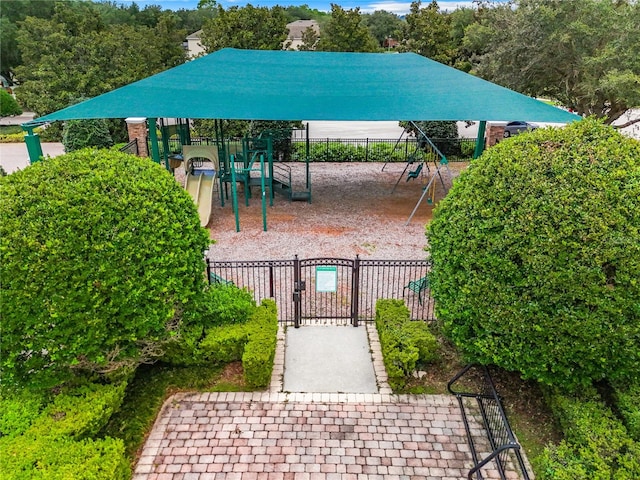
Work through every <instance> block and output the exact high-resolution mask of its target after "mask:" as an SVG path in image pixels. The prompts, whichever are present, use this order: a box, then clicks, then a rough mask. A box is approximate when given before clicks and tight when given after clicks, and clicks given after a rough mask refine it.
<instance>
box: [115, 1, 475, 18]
mask: <svg viewBox="0 0 640 480" xmlns="http://www.w3.org/2000/svg"><path fill="white" fill-rule="evenodd" d="M116 2H117V3H118V4H125V5H128V4H131V3H134V1H133V0H116ZM429 2H430V0H423V2H422V4H423V6H426V5H428V4H429ZM135 3H137V4H138V6H139V7H140V8H144V7H145V6H146V5H160V6H161V7H162V8H164V9H165V10H180V9H186V10H192V9H195V8H197V6H198V0H135ZM247 3H251V4H252V5H253V6H254V7H273V6H274V5H281V6H283V7H287V6H289V5H308V6H309V7H310V8H314V9H317V10H320V11H326V12H329V11H331V3H336V4H338V5H340V6H341V7H342V8H344V9H346V10H349V9H352V8H356V7H360V11H361V12H374V11H376V10H386V11H387V12H392V13H396V14H398V15H403V14H406V13H408V12H409V9H410V7H411V1H410V0H409V1H402V0H398V1H395V0H333V1H330V0H326V1H324V0H252V1H246V0H218V4H220V5H222V6H223V7H224V8H229V7H231V6H234V5H238V6H243V5H246V4H247ZM472 4H473V2H472V1H471V0H469V1H452V0H439V1H438V5H439V6H440V8H441V9H443V10H455V9H456V8H457V7H471V6H472Z"/></svg>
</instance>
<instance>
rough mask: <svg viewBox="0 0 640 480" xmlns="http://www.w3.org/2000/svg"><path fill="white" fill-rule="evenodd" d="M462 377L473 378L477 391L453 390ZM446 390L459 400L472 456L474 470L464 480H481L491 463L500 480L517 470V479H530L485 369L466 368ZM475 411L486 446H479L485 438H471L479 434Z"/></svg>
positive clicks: (479, 367) (518, 445) (477, 366)
mask: <svg viewBox="0 0 640 480" xmlns="http://www.w3.org/2000/svg"><path fill="white" fill-rule="evenodd" d="M465 377H473V378H474V379H475V380H476V383H479V388H477V389H475V390H477V391H462V390H460V391H458V390H455V389H454V385H455V384H456V383H458V382H459V381H461V380H462V379H463V378H465ZM447 389H448V390H449V392H450V393H452V394H453V395H455V396H456V397H457V399H458V404H459V405H460V411H461V413H462V420H463V423H464V428H465V430H466V432H467V441H468V443H469V448H470V449H471V456H472V457H473V468H472V469H471V470H469V473H468V475H467V478H468V479H469V480H471V479H473V478H474V475H475V477H476V478H477V479H478V480H483V478H484V477H483V476H482V469H484V468H485V467H487V468H488V467H489V466H490V465H492V464H493V465H495V467H496V470H497V472H498V474H499V475H500V478H501V479H502V480H506V479H507V476H506V473H505V472H506V471H507V470H516V471H517V470H519V473H520V475H521V476H520V477H519V478H522V479H523V480H530V477H529V473H528V471H527V467H526V466H525V463H524V459H523V457H522V453H521V451H520V444H519V443H518V442H517V441H516V438H515V435H514V434H513V431H512V430H511V426H510V425H509V421H508V419H507V415H506V414H505V413H504V409H503V408H502V401H501V399H500V397H499V396H498V393H497V392H496V388H495V386H494V384H493V380H492V379H491V375H490V374H489V370H488V369H487V367H485V366H484V365H477V364H469V365H467V366H466V367H465V368H463V369H462V370H461V371H460V372H459V373H458V374H457V375H456V376H455V377H453V378H452V379H451V381H450V382H449V383H448V384H447ZM465 400H467V401H465ZM468 400H475V402H473V401H472V402H471V403H469V402H468ZM474 409H477V411H479V414H480V417H481V418H482V424H483V426H484V432H485V437H486V438H485V439H486V440H488V442H489V444H488V446H484V447H483V446H482V441H483V440H485V439H482V438H478V437H477V436H476V437H475V438H474V435H473V432H474V431H476V432H477V431H478V429H477V428H472V426H471V421H472V419H473V413H474ZM485 443H486V442H485Z"/></svg>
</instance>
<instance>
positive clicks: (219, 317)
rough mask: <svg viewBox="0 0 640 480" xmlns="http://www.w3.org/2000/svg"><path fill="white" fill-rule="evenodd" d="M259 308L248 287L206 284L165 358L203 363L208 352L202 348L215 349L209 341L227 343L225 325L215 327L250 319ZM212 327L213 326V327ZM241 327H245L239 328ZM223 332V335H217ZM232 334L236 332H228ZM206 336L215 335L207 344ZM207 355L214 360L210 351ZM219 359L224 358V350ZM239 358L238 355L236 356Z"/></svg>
mask: <svg viewBox="0 0 640 480" xmlns="http://www.w3.org/2000/svg"><path fill="white" fill-rule="evenodd" d="M255 309H256V303H255V301H254V300H253V295H252V294H251V292H249V291H248V290H246V289H240V288H238V287H236V286H235V285H224V284H213V285H211V286H209V287H207V288H206V289H205V290H204V292H203V294H202V295H200V296H198V297H197V298H196V299H195V301H194V302H192V304H191V305H190V306H188V307H187V310H186V311H185V313H184V317H183V326H182V329H181V332H180V335H179V337H176V339H175V340H176V341H174V342H172V343H171V344H169V345H167V347H166V348H165V353H164V355H163V357H162V360H163V361H165V362H167V363H170V364H172V365H184V366H187V365H202V364H203V361H204V358H203V355H205V352H204V350H203V348H204V349H206V350H207V351H209V352H211V351H212V350H213V351H215V348H214V347H210V346H207V345H208V343H211V342H217V341H222V342H223V343H228V342H229V341H231V343H233V341H232V340H231V339H230V338H226V339H225V338H222V337H225V336H226V335H227V334H226V333H225V329H224V328H219V329H213V327H222V326H226V325H237V324H242V323H245V322H247V320H248V319H249V318H250V317H251V315H252V313H253V312H254V311H255ZM212 329H213V330H212ZM240 330H242V329H240ZM218 334H220V335H221V336H222V337H221V338H218V339H215V338H214V337H217V336H218ZM229 335H231V336H233V333H229ZM205 336H209V337H212V338H210V339H209V340H208V341H207V342H206V343H205V344H204V347H203V346H202V345H201V342H202V341H203V340H204V339H205ZM206 355H207V358H210V359H211V360H214V358H211V357H210V354H206ZM220 355H222V357H220V358H219V359H217V361H219V362H223V363H224V362H227V361H229V360H224V359H223V358H224V354H223V353H222V352H221V353H220ZM237 360H239V358H237Z"/></svg>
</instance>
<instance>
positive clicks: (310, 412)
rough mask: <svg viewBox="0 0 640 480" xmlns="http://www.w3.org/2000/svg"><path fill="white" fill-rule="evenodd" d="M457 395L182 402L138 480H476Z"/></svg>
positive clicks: (157, 433) (157, 431)
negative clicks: (470, 478) (471, 479)
mask: <svg viewBox="0 0 640 480" xmlns="http://www.w3.org/2000/svg"><path fill="white" fill-rule="evenodd" d="M468 452H469V448H468V446H467V442H466V438H465V433H464V426H463V424H462V419H461V417H460V415H459V411H458V405H457V403H456V401H455V399H454V398H453V397H448V396H441V395H429V396H420V397H417V396H411V397H410V396H391V395H380V394H370V395H369V394H311V396H310V397H309V396H308V395H307V394H297V393H296V394H284V393H281V394H268V393H264V394H263V393H235V394H234V393H229V394H227V393H202V394H190V395H178V396H174V397H173V398H172V399H171V401H170V402H169V403H167V404H166V405H165V407H164V410H163V413H162V415H161V416H160V419H159V420H158V422H157V424H156V426H155V428H154V430H153V432H152V434H151V436H150V437H149V439H148V441H147V444H146V447H145V449H144V451H143V453H142V456H141V457H140V460H139V462H138V467H137V469H136V475H135V477H134V479H135V480H141V479H147V480H164V479H167V480H178V479H183V480H188V479H199V480H204V479H229V480H230V479H242V480H249V479H259V478H264V479H327V480H330V479H340V478H342V479H389V480H395V479H401V478H426V479H436V478H437V479H442V480H453V479H460V478H464V477H466V471H468V469H469V468H470V455H469V453H468Z"/></svg>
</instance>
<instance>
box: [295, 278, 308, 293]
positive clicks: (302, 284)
mask: <svg viewBox="0 0 640 480" xmlns="http://www.w3.org/2000/svg"><path fill="white" fill-rule="evenodd" d="M293 289H294V290H296V291H298V292H301V291H302V290H306V289H307V281H306V280H301V281H299V282H294V284H293Z"/></svg>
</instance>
